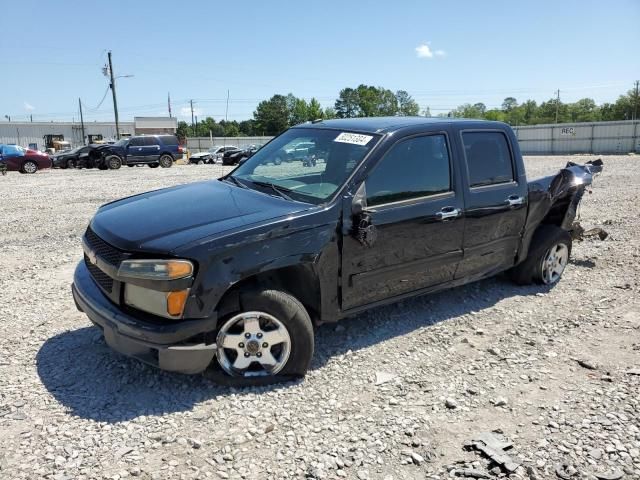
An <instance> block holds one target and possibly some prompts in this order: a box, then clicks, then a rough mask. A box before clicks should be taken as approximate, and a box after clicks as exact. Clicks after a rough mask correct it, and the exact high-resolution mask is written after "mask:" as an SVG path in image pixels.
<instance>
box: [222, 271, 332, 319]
mask: <svg viewBox="0 0 640 480" xmlns="http://www.w3.org/2000/svg"><path fill="white" fill-rule="evenodd" d="M267 287H268V288H272V289H276V290H282V291H284V292H287V293H289V294H291V295H293V296H294V297H295V298H296V299H298V301H300V303H302V305H303V306H304V307H305V308H306V310H307V312H308V313H309V316H310V317H311V319H312V321H314V322H317V321H318V319H319V318H320V313H321V286H320V278H319V276H318V274H317V272H316V271H315V268H314V265H313V264H312V263H297V264H290V265H281V266H279V267H276V268H272V269H269V270H265V271H261V272H258V273H254V274H251V275H248V276H246V277H244V278H242V279H241V280H239V281H237V282H235V283H234V284H233V285H231V286H230V287H229V288H228V289H227V290H226V292H225V293H224V294H223V295H222V297H221V298H220V300H219V301H218V303H217V305H216V307H215V310H216V311H217V312H218V316H219V318H222V317H224V316H226V315H228V314H229V313H232V312H234V311H237V310H239V309H240V299H239V292H241V291H242V290H244V289H252V288H267Z"/></svg>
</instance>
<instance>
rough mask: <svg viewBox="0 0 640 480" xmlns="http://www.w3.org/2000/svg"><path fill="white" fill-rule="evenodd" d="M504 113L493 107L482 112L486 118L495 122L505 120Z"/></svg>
mask: <svg viewBox="0 0 640 480" xmlns="http://www.w3.org/2000/svg"><path fill="white" fill-rule="evenodd" d="M505 117H506V115H505V113H504V112H503V111H502V110H498V109H497V108H494V109H492V110H487V111H486V112H485V113H484V118H485V119H487V120H493V121H495V122H504V121H505Z"/></svg>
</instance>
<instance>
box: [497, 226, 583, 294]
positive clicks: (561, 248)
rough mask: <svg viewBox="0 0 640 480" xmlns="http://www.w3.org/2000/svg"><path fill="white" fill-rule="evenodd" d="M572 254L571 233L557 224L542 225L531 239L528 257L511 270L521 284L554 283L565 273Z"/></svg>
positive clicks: (516, 281) (512, 275)
mask: <svg viewBox="0 0 640 480" xmlns="http://www.w3.org/2000/svg"><path fill="white" fill-rule="evenodd" d="M570 256H571V235H570V234H569V232H567V231H566V230H563V229H562V228H560V227H557V226H555V225H541V226H540V227H539V228H538V230H537V231H536V233H535V234H534V235H533V238H532V239H531V245H530V247H529V254H528V255H527V258H526V259H525V260H524V261H523V262H522V263H520V264H519V265H516V266H515V267H514V268H512V269H511V270H510V271H509V276H510V277H511V279H512V280H513V281H514V282H515V283H517V284H520V285H528V284H532V283H539V284H543V285H554V284H556V283H558V281H559V280H560V278H561V277H562V274H563V273H564V270H565V268H566V267H567V264H568V263H569V257H570Z"/></svg>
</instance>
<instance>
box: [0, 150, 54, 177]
mask: <svg viewBox="0 0 640 480" xmlns="http://www.w3.org/2000/svg"><path fill="white" fill-rule="evenodd" d="M0 153H1V154H2V157H3V159H4V161H5V163H6V166H7V170H9V171H16V172H20V173H36V172H37V171H38V170H42V169H45V168H51V159H50V158H49V155H47V154H46V153H43V152H40V151H38V150H31V149H30V148H22V147H20V146H18V145H7V144H0Z"/></svg>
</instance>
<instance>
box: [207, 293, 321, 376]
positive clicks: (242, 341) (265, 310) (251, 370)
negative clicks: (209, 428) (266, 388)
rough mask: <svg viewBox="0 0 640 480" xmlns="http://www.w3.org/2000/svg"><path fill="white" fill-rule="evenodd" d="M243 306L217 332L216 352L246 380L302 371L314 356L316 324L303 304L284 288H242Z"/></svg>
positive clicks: (301, 373)
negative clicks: (283, 290)
mask: <svg viewBox="0 0 640 480" xmlns="http://www.w3.org/2000/svg"><path fill="white" fill-rule="evenodd" d="M239 307H240V309H239V311H236V312H233V313H231V314H230V315H228V316H227V317H226V318H225V319H224V320H223V321H222V322H221V326H220V329H219V330H218V333H217V336H216V346H217V349H216V357H217V360H218V364H219V366H220V368H221V369H222V370H223V371H224V373H225V374H226V375H227V376H230V377H233V378H234V380H235V381H236V383H237V384H238V383H239V384H241V385H247V386H249V385H256V384H260V383H264V381H265V380H267V381H273V382H277V381H283V380H288V379H291V378H298V377H303V376H304V375H305V373H306V372H307V369H308V368H309V364H310V363H311V357H312V356H313V326H312V323H311V319H310V318H309V314H308V313H307V310H306V309H305V308H304V306H303V305H302V304H301V303H300V302H299V301H298V300H297V299H296V298H295V297H293V296H292V295H290V294H288V293H286V292H282V291H279V290H249V291H244V292H240V298H239Z"/></svg>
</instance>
